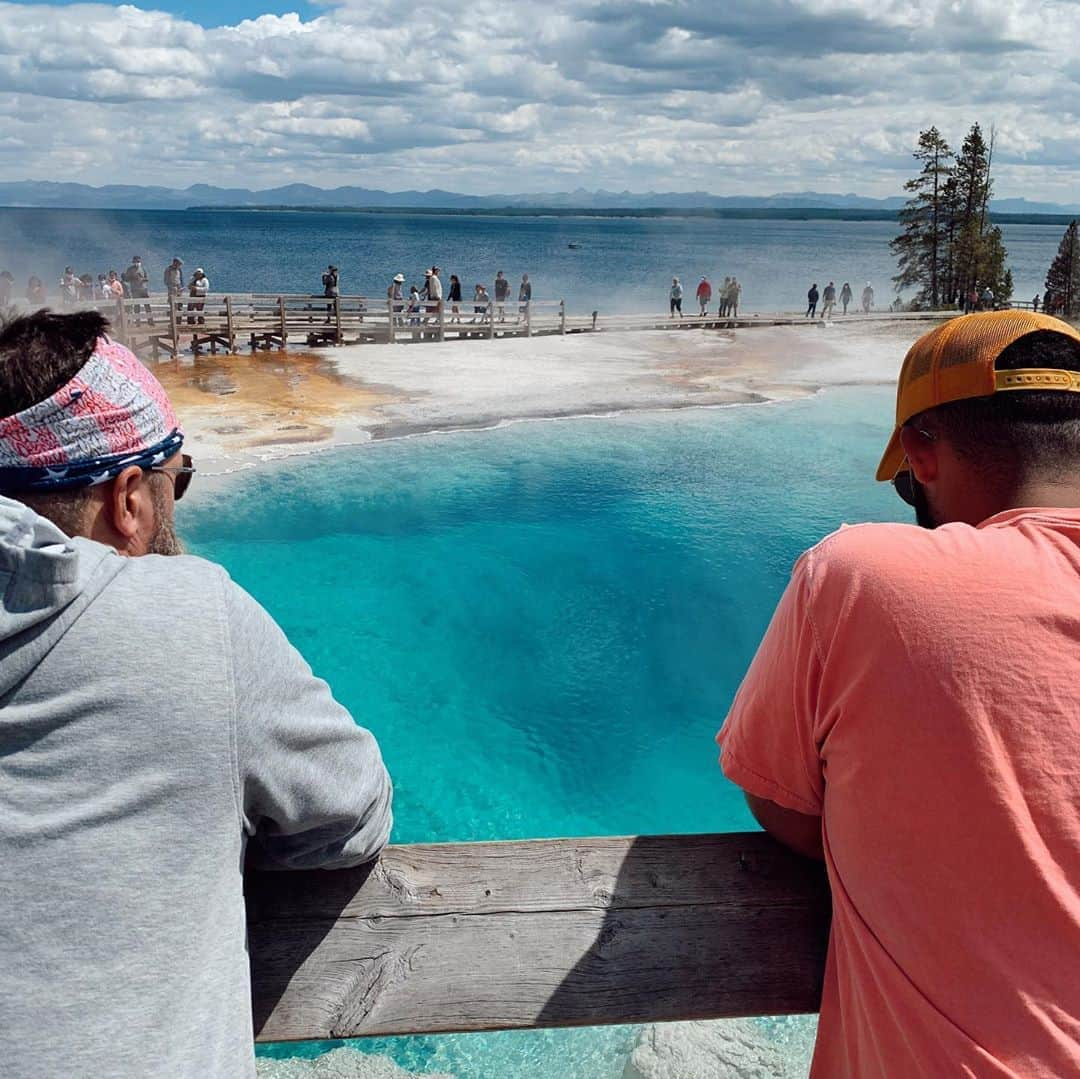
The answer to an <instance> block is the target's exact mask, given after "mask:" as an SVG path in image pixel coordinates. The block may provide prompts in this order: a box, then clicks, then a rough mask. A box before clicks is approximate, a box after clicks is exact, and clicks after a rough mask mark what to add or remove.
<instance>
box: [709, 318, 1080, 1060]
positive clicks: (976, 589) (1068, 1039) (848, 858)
mask: <svg viewBox="0 0 1080 1079" xmlns="http://www.w3.org/2000/svg"><path fill="white" fill-rule="evenodd" d="M877 478H878V479H879V480H882V481H892V482H893V483H894V484H895V486H896V490H897V492H898V493H899V494H900V496H901V497H902V498H903V499H904V500H905V501H906V502H908V503H910V504H911V505H912V506H914V508H915V511H916V515H917V519H918V522H919V524H921V525H922V526H923V527H922V528H917V527H914V526H912V525H900V524H864V525H858V526H856V527H853V528H843V529H841V530H840V531H839V532H836V533H834V534H833V535H831V536H828V537H827V538H826V539H824V540H823V541H822V542H821V543H819V544H818V545H817V546H816V547H813V548H812V549H811V550H809V551H808V552H806V554H804V555H803V556H802V557H801V558H800V559H799V561H798V562H797V563H796V565H795V569H794V571H793V575H792V580H791V583H790V585H789V587H788V589H787V591H786V593H785V594H784V596H783V598H782V599H781V601H780V604H779V606H778V608H777V610H776V613H775V615H774V616H773V620H772V623H771V625H770V626H769V629H768V631H767V633H766V635H765V638H764V640H763V642H762V644H761V647H760V649H759V651H758V653H757V656H756V657H755V658H754V661H753V663H752V664H751V667H750V670H749V671H748V673H747V675H746V678H745V680H744V682H743V684H742V686H741V688H740V689H739V692H738V694H737V696H736V698H735V701H734V704H733V705H732V709H731V712H730V714H729V715H728V717H727V720H726V722H725V723H724V726H723V729H722V730H721V731H720V734H719V735H718V741H719V742H720V745H721V747H722V761H721V763H722V766H723V769H724V772H725V774H726V775H727V776H728V777H729V778H730V779H732V780H733V781H734V782H735V783H737V784H738V785H739V786H741V787H742V788H743V789H744V790H745V792H746V797H747V801H748V802H749V804H750V807H751V809H752V811H753V812H754V814H755V816H756V817H757V819H758V820H759V821H760V822H761V824H762V825H763V826H764V827H765V828H766V829H767V830H768V831H769V832H771V833H772V834H773V835H775V836H776V837H777V838H778V839H780V840H781V841H783V842H785V843H787V844H788V845H789V846H791V847H793V848H794V849H795V850H797V851H799V852H800V853H803V854H806V855H808V856H810V857H816V858H823V859H824V861H825V863H826V867H827V870H828V876H829V881H830V884H831V887H832V896H833V924H832V934H831V938H830V943H829V956H828V961H827V966H826V973H825V986H824V992H823V997H822V1003H821V1019H820V1025H819V1028H818V1039H817V1046H816V1050H815V1055H814V1064H813V1069H812V1074H813V1075H815V1076H829V1077H836V1076H840V1077H843V1076H858V1077H860V1079H866V1077H874V1076H898V1077H904V1079H907V1077H910V1076H944V1075H970V1076H995V1077H1000V1076H1015V1077H1020V1076H1023V1077H1025V1079H1031V1077H1036V1076H1046V1077H1049V1076H1063V1075H1076V1074H1080V891H1078V889H1080V812H1078V800H1080V334H1078V333H1077V332H1076V331H1075V330H1074V329H1073V328H1072V327H1071V326H1069V325H1067V324H1066V323H1064V322H1060V321H1058V320H1057V319H1053V318H1049V317H1047V316H1045V315H1037V314H1031V313H1029V312H1024V311H1000V312H993V313H986V314H975V315H969V316H965V317H963V318H957V319H954V320H952V321H950V322H948V323H946V324H944V325H942V326H940V327H938V328H937V329H935V330H934V331H932V332H931V333H929V334H927V335H926V336H925V337H923V338H921V339H920V340H919V341H917V342H916V343H915V345H914V346H913V347H912V348H911V350H910V351H909V352H908V354H907V358H906V359H905V361H904V365H903V368H902V370H901V372H900V379H899V386H898V392H897V410H896V427H895V429H894V431H893V434H892V438H891V439H890V441H889V445H888V448H887V449H886V452H885V456H884V458H883V459H882V462H881V466H880V467H879V469H878V473H877Z"/></svg>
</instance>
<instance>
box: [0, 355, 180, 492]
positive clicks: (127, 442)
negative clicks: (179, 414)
mask: <svg viewBox="0 0 1080 1079" xmlns="http://www.w3.org/2000/svg"><path fill="white" fill-rule="evenodd" d="M183 441H184V432H183V431H182V430H181V429H180V424H179V422H178V420H177V418H176V413H175V412H173V408H172V405H171V404H170V403H169V398H168V397H167V396H166V394H165V390H164V389H163V388H162V386H161V383H160V382H158V380H157V379H156V378H154V376H153V375H152V374H151V373H150V372H149V370H147V368H146V367H144V366H143V364H142V363H141V362H140V361H139V359H138V358H137V357H136V356H135V355H134V354H133V353H131V352H130V351H128V349H126V348H124V347H123V345H118V344H116V343H115V342H114V341H110V340H109V339H108V338H107V337H102V338H99V339H98V342H97V344H96V345H95V346H94V352H93V354H92V355H91V357H90V359H88V360H87V361H86V363H85V364H84V365H83V366H82V368H81V369H80V370H79V373H78V374H77V375H75V377H74V378H73V379H72V380H71V381H70V382H68V383H67V384H66V385H65V386H61V387H60V389H58V390H57V391H56V393H54V394H53V395H52V396H51V397H47V398H46V399H45V400H44V401H39V402H38V403H37V404H35V405H31V406H30V407H29V408H27V409H24V410H23V411H22V412H18V413H16V414H15V415H14V416H7V417H5V418H3V419H0V491H49V490H57V489H61V488H72V487H92V486H94V485H96V484H99V483H106V482H107V481H109V480H111V479H112V478H113V477H114V476H117V475H119V474H120V473H121V472H122V471H123V470H124V469H125V468H128V467H130V466H131V465H138V466H139V467H140V468H152V467H153V466H154V465H159V464H161V463H162V462H163V461H166V460H168V459H169V458H170V457H172V456H173V454H175V453H176V452H177V451H178V450H179V449H180V447H181V445H182V444H183Z"/></svg>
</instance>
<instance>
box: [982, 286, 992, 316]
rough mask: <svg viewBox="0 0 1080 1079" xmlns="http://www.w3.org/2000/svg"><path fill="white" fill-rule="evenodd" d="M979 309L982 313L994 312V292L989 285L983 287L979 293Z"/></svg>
mask: <svg viewBox="0 0 1080 1079" xmlns="http://www.w3.org/2000/svg"><path fill="white" fill-rule="evenodd" d="M979 309H980V310H982V311H993V310H994V290H993V289H992V288H991V287H990V286H989V285H984V286H983V290H982V292H980V293H979Z"/></svg>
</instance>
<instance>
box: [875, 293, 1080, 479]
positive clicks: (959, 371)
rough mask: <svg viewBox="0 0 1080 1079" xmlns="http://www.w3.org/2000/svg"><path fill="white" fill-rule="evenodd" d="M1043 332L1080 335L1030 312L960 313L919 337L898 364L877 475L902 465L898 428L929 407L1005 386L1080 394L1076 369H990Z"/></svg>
mask: <svg viewBox="0 0 1080 1079" xmlns="http://www.w3.org/2000/svg"><path fill="white" fill-rule="evenodd" d="M1047 330H1049V331H1050V332H1052V333H1059V334H1061V335H1062V336H1063V337H1069V338H1071V339H1072V340H1073V341H1076V342H1077V344H1080V333H1077V332H1076V330H1074V329H1073V327H1072V326H1070V325H1069V324H1068V323H1067V322H1062V321H1061V319H1059V318H1052V317H1051V316H1050V315H1039V314H1035V313H1034V312H1032V311H985V312H983V313H981V314H975V315H961V316H960V317H958V318H952V319H950V320H949V321H948V322H946V323H945V324H944V325H942V326H938V328H937V329H936V330H931V331H930V332H929V333H928V334H924V335H923V336H922V337H920V338H919V340H918V341H916V342H915V344H913V345H912V346H911V348H910V349H909V350H908V354H907V355H906V356H905V357H904V365H903V366H902V367H901V368H900V378H899V380H898V381H897V384H896V427H895V428H894V430H893V433H892V438H890V439H889V445H888V446H887V447H886V449H885V456H884V457H882V458H881V464H880V465H878V470H877V478H878V479H879V480H883V481H884V480H891V479H892V478H893V476H895V475H896V473H897V472H899V471H900V468H901V466H902V465H903V463H904V448H903V447H902V446H901V445H900V428H901V427H903V425H904V424H905V423H907V421H908V420H910V419H911V417H912V416H917V415H918V414H919V413H920V412H923V411H925V410H926V409H928V408H934V407H935V406H936V405H944V404H946V403H947V402H949V401H963V400H964V399H965V398H968V397H988V396H989V395H990V394H992V393H1002V392H1004V391H1007V390H1064V391H1066V392H1070V391H1071V392H1073V393H1080V371H1059V370H1056V369H1051V368H1025V369H1022V370H1016V371H996V370H995V369H994V363H995V361H996V360H997V358H998V356H1000V355H1001V353H1002V352H1004V351H1005V349H1007V348H1008V347H1009V345H1011V344H1012V343H1013V342H1014V341H1019V340H1020V338H1021V337H1026V336H1027V335H1028V334H1029V333H1039V332H1045V331H1047Z"/></svg>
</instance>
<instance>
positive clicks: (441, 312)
mask: <svg viewBox="0 0 1080 1079" xmlns="http://www.w3.org/2000/svg"><path fill="white" fill-rule="evenodd" d="M437 313H438V319H439V340H440V341H445V340H446V306H445V304H444V303H443V301H442V300H439V308H438V312H437Z"/></svg>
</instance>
